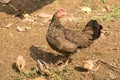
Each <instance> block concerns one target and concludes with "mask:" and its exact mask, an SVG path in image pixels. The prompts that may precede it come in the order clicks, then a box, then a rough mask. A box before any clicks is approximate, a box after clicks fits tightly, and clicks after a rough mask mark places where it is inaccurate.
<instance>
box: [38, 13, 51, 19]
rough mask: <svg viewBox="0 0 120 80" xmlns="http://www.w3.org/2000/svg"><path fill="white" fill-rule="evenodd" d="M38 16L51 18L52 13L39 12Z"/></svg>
mask: <svg viewBox="0 0 120 80" xmlns="http://www.w3.org/2000/svg"><path fill="white" fill-rule="evenodd" d="M38 16H39V17H41V18H49V19H51V18H52V15H51V14H45V13H40V14H38Z"/></svg>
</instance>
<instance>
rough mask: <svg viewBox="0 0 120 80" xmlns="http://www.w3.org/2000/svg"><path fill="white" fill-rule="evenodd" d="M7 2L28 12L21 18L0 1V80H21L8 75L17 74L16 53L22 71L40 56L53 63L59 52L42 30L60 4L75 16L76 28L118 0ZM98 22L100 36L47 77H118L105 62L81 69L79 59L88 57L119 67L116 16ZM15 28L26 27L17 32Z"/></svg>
mask: <svg viewBox="0 0 120 80" xmlns="http://www.w3.org/2000/svg"><path fill="white" fill-rule="evenodd" d="M103 1H106V2H105V3H104V2H103ZM11 4H12V5H14V6H15V7H16V8H17V9H18V10H22V11H23V12H24V13H25V14H29V15H28V16H27V17H26V16H25V18H23V19H21V17H15V16H14V15H16V14H17V13H18V12H17V11H15V10H13V9H12V8H11V7H10V6H8V5H5V4H0V80H22V79H18V78H16V77H15V76H14V77H13V76H11V75H14V74H15V73H18V72H16V69H15V64H14V63H15V61H16V58H17V56H18V55H22V56H23V57H24V59H25V61H26V67H25V70H28V71H29V70H31V69H32V68H35V67H36V60H38V59H43V60H44V61H46V63H48V64H49V65H53V64H54V63H55V62H56V61H55V60H56V59H55V58H56V55H59V54H60V53H58V52H57V51H55V50H53V49H52V48H51V47H50V46H49V45H48V43H47V41H46V32H47V29H48V25H49V22H50V19H51V16H52V15H53V14H54V13H55V11H56V10H57V9H59V8H60V7H63V8H64V9H65V10H66V12H68V13H70V14H71V15H72V16H74V18H76V19H78V20H76V21H77V23H78V24H79V25H80V26H79V27H78V28H83V27H84V25H85V24H86V23H87V22H88V21H89V20H90V19H91V18H93V17H99V18H100V17H101V16H102V15H104V14H107V13H109V10H111V9H112V7H113V6H115V5H117V4H120V0H109V1H108V0H73V1H72V0H71V1H70V0H12V2H11ZM83 6H87V7H90V8H91V9H92V11H91V12H90V13H86V12H84V11H82V10H81V7H83ZM106 6H107V8H108V10H106ZM119 9H120V7H119ZM98 21H99V23H100V24H101V25H102V26H103V30H102V32H103V33H102V34H101V36H100V38H99V39H97V40H96V41H95V42H94V43H93V44H92V45H91V46H90V47H88V48H84V49H78V50H77V53H75V54H74V55H72V62H71V63H69V64H68V65H67V67H66V68H65V69H64V70H62V71H57V72H56V75H57V76H52V78H50V77H49V80H120V72H119V71H118V70H112V69H110V68H109V67H107V66H105V65H102V66H101V67H100V68H99V70H98V71H95V72H91V73H89V74H88V72H86V71H84V70H82V69H81V66H82V61H85V60H89V59H90V60H96V59H100V60H103V61H105V62H107V63H108V64H111V65H113V66H115V67H117V68H120V37H119V35H120V17H115V18H112V19H107V20H102V21H101V20H98ZM68 25H69V24H68ZM18 27H20V28H22V29H23V28H29V29H25V31H19V29H18ZM41 54H42V55H41ZM44 55H45V56H44ZM43 56H44V57H43ZM52 68H53V67H51V69H52ZM45 77H46V76H45ZM47 78H48V77H47ZM24 80H32V79H27V78H26V79H24Z"/></svg>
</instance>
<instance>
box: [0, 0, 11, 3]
mask: <svg viewBox="0 0 120 80" xmlns="http://www.w3.org/2000/svg"><path fill="white" fill-rule="evenodd" d="M10 1H11V0H0V2H1V3H9V2H10Z"/></svg>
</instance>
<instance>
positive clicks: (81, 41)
mask: <svg viewBox="0 0 120 80" xmlns="http://www.w3.org/2000/svg"><path fill="white" fill-rule="evenodd" d="M64 34H65V38H66V39H67V40H69V41H71V42H73V43H75V44H77V45H79V47H87V46H89V45H90V43H92V41H91V40H90V39H92V36H91V35H89V34H86V33H84V32H82V31H78V30H68V29H65V30H64Z"/></svg>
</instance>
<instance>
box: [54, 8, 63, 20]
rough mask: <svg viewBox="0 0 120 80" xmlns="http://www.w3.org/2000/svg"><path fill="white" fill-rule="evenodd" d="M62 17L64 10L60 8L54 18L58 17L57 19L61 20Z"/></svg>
mask: <svg viewBox="0 0 120 80" xmlns="http://www.w3.org/2000/svg"><path fill="white" fill-rule="evenodd" d="M64 15H65V13H64V9H63V8H60V9H59V10H58V11H57V14H56V17H58V18H63V17H64Z"/></svg>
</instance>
